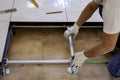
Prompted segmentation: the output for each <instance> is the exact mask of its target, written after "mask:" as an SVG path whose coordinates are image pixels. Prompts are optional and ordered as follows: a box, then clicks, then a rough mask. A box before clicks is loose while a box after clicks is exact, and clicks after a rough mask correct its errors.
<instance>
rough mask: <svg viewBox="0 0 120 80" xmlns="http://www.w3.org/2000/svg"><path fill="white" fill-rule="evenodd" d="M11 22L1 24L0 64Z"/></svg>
mask: <svg viewBox="0 0 120 80" xmlns="http://www.w3.org/2000/svg"><path fill="white" fill-rule="evenodd" d="M8 28H9V22H0V62H1V60H2V56H3V52H4V47H5V41H6V37H7V33H8Z"/></svg>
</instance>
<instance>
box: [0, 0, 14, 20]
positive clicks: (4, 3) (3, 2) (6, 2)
mask: <svg viewBox="0 0 120 80" xmlns="http://www.w3.org/2000/svg"><path fill="white" fill-rule="evenodd" d="M12 5H13V0H0V11H2V10H6V9H11V8H12ZM10 16H11V12H9V13H1V14H0V21H10Z"/></svg>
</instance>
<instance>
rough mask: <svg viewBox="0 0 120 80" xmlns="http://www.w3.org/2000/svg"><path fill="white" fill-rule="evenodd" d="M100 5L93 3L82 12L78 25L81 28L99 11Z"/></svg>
mask: <svg viewBox="0 0 120 80" xmlns="http://www.w3.org/2000/svg"><path fill="white" fill-rule="evenodd" d="M99 6H100V4H98V3H96V2H94V1H91V2H90V3H89V4H88V5H87V6H86V7H85V9H84V10H83V11H82V13H81V15H80V16H79V18H78V20H77V22H76V24H77V25H78V26H81V25H82V24H83V23H85V22H86V21H87V20H88V19H89V18H90V17H91V16H92V15H93V13H94V12H95V11H96V10H97V9H98V7H99Z"/></svg>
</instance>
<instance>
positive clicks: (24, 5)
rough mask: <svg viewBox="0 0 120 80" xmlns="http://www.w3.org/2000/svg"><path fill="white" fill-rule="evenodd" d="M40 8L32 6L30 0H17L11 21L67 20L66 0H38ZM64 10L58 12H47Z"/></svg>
mask: <svg viewBox="0 0 120 80" xmlns="http://www.w3.org/2000/svg"><path fill="white" fill-rule="evenodd" d="M37 1H38V4H39V8H35V7H32V6H30V5H31V3H30V2H29V0H15V3H14V7H15V8H17V12H16V13H12V19H11V21H16V22H66V21H67V19H66V13H65V6H64V0H37ZM55 11H63V13H58V14H49V15H48V14H46V13H47V12H55Z"/></svg>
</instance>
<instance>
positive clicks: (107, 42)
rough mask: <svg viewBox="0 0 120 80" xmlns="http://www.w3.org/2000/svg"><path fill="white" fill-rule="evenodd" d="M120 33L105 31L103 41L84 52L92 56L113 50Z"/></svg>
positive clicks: (87, 55)
mask: <svg viewBox="0 0 120 80" xmlns="http://www.w3.org/2000/svg"><path fill="white" fill-rule="evenodd" d="M118 35H119V33H116V34H106V33H103V36H102V43H101V44H99V45H97V46H96V47H94V48H92V49H90V50H87V51H85V52H84V54H85V56H86V57H88V58H91V57H95V56H99V55H103V54H106V53H108V52H110V51H112V50H113V49H114V48H115V45H116V42H117V38H118Z"/></svg>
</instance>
